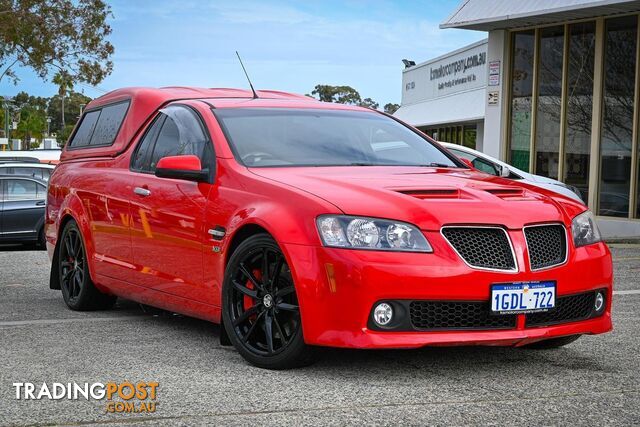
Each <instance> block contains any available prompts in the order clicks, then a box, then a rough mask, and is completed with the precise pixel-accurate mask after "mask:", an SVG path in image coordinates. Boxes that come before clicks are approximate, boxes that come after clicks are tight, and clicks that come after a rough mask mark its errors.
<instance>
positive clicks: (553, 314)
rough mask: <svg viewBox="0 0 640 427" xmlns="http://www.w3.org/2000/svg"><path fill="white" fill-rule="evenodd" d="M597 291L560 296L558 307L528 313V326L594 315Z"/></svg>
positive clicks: (576, 319)
mask: <svg viewBox="0 0 640 427" xmlns="http://www.w3.org/2000/svg"><path fill="white" fill-rule="evenodd" d="M595 297H596V293H595V292H586V293H583V294H576V295H569V296H564V297H559V298H558V299H557V300H556V307H555V308H554V309H552V310H550V311H545V312H541V313H532V314H527V321H526V325H527V326H544V325H553V324H556V323H566V322H575V321H578V320H584V319H588V318H589V317H591V316H592V314H593V313H594V312H593V305H594V303H595Z"/></svg>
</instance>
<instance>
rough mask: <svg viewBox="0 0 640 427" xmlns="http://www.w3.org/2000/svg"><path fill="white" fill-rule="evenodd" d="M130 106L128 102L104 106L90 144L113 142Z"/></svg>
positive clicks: (109, 143) (108, 143)
mask: <svg viewBox="0 0 640 427" xmlns="http://www.w3.org/2000/svg"><path fill="white" fill-rule="evenodd" d="M128 107H129V103H128V102H121V103H119V104H113V105H109V106H106V107H104V108H102V112H101V113H100V117H99V118H98V123H97V124H96V128H95V130H94V131H93V136H92V137H91V143H90V145H111V144H113V141H114V140H115V139H116V135H117V134H118V130H119V129H120V125H121V124H122V120H123V119H124V116H125V114H126V113H127V108H128Z"/></svg>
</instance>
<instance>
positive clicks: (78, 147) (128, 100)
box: [65, 98, 131, 151]
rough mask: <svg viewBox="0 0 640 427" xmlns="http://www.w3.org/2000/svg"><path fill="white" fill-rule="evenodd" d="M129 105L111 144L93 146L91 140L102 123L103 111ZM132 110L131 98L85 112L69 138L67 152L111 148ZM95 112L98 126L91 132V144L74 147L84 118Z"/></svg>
mask: <svg viewBox="0 0 640 427" xmlns="http://www.w3.org/2000/svg"><path fill="white" fill-rule="evenodd" d="M125 103H126V104H127V108H126V109H125V111H124V116H123V117H122V121H120V125H119V126H118V130H117V131H116V133H115V135H114V136H113V139H112V140H111V142H110V143H106V144H91V140H92V139H93V134H94V133H95V131H96V127H98V122H99V121H100V116H101V115H102V110H103V109H104V108H108V107H112V106H114V105H118V104H125ZM130 108H131V98H127V99H124V100H120V101H115V102H110V103H108V104H103V105H100V106H97V107H94V108H91V109H89V110H84V111H83V112H82V117H81V118H80V121H78V124H77V125H76V127H75V128H74V129H73V132H72V133H71V136H70V137H69V142H68V143H67V144H66V145H65V150H69V151H73V150H86V149H89V148H100V147H111V146H112V145H113V144H114V143H115V142H116V139H117V138H118V135H119V134H120V131H121V130H122V125H123V124H124V122H125V120H127V116H128V114H129V109H130ZM94 111H98V112H99V113H98V118H97V119H96V125H95V126H94V127H93V130H92V131H91V135H90V136H89V139H88V141H89V144H86V145H80V146H76V147H74V146H73V140H74V138H75V137H76V134H77V133H78V130H79V129H80V126H82V122H83V121H84V118H85V117H86V116H87V114H89V113H92V112H94Z"/></svg>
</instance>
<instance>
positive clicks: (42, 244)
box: [38, 226, 47, 249]
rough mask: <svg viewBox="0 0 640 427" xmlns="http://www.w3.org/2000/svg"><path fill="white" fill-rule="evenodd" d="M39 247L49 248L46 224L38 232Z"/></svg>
mask: <svg viewBox="0 0 640 427" xmlns="http://www.w3.org/2000/svg"><path fill="white" fill-rule="evenodd" d="M38 247H39V248H40V249H46V248H47V239H46V238H45V236H44V226H43V227H41V228H40V231H39V232H38Z"/></svg>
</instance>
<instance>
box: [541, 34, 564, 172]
mask: <svg viewBox="0 0 640 427" xmlns="http://www.w3.org/2000/svg"><path fill="white" fill-rule="evenodd" d="M539 49H540V53H539V55H538V58H539V59H538V79H537V80H538V92H537V95H538V102H537V116H536V140H535V147H536V163H535V164H536V169H535V170H536V172H535V173H536V174H538V175H543V176H547V177H549V178H554V179H557V178H558V165H559V158H560V110H561V105H562V62H563V57H564V55H563V51H564V26H559V27H547V28H543V29H541V30H540V48H539Z"/></svg>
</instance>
